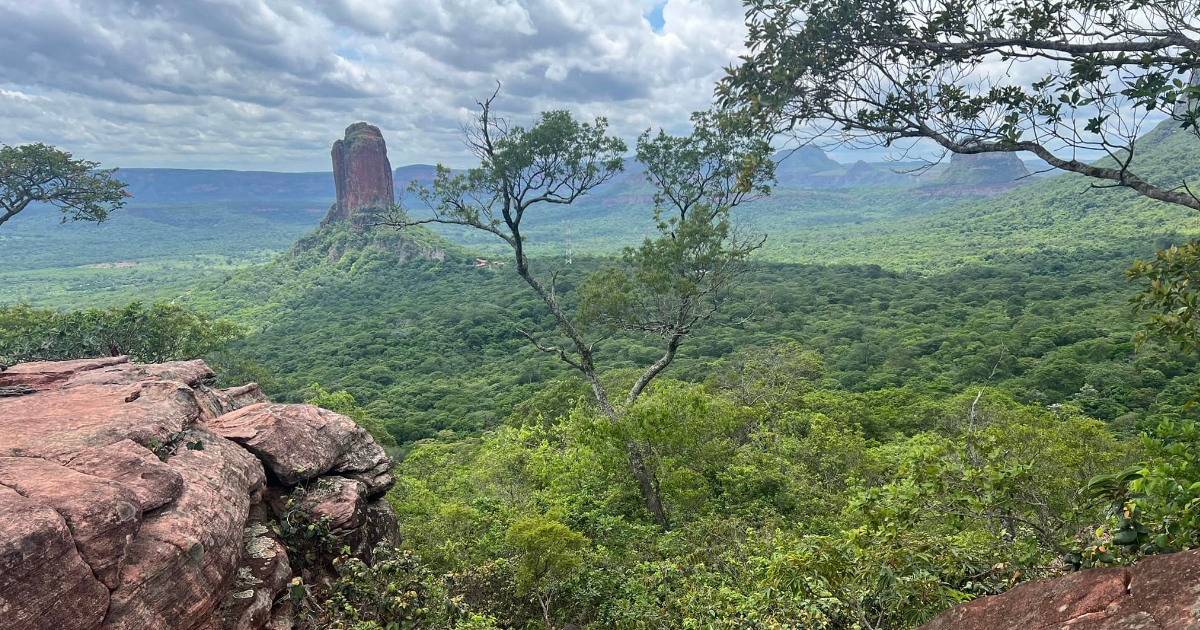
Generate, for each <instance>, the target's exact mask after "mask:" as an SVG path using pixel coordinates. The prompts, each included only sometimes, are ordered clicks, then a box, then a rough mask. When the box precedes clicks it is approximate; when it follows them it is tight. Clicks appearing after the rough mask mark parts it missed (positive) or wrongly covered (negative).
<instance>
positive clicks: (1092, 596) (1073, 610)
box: [920, 549, 1200, 630]
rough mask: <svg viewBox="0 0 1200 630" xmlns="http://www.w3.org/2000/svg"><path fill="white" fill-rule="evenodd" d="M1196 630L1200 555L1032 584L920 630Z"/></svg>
mask: <svg viewBox="0 0 1200 630" xmlns="http://www.w3.org/2000/svg"><path fill="white" fill-rule="evenodd" d="M1018 628H1019V629H1021V630H1196V629H1198V628H1200V549H1196V550H1192V551H1184V552H1181V553H1174V554H1169V555H1162V556H1152V557H1150V558H1146V559H1145V560H1142V561H1141V562H1139V563H1138V564H1137V565H1135V566H1132V567H1112V568H1104V569H1089V570H1087V571H1081V572H1079V573H1072V574H1070V575H1067V576H1064V577H1060V578H1053V579H1045V580H1037V581H1034V582H1026V583H1025V584H1022V585H1020V586H1017V587H1016V588H1014V589H1012V590H1010V591H1007V592H1005V593H1002V594H1000V595H995V596H992V597H984V598H981V599H977V600H975V601H973V602H969V603H966V604H962V605H960V606H956V607H954V608H951V609H950V610H948V611H946V612H944V613H942V614H941V615H939V616H938V617H936V618H935V619H934V620H933V621H930V622H929V623H927V624H925V625H924V626H921V629H920V630H1014V629H1018Z"/></svg>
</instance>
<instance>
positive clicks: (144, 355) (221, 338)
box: [0, 302, 243, 365]
mask: <svg viewBox="0 0 1200 630" xmlns="http://www.w3.org/2000/svg"><path fill="white" fill-rule="evenodd" d="M242 336H243V333H242V331H241V329H239V328H238V327H237V326H236V325H234V324H233V323H232V322H230V321H228V320H224V319H215V318H212V317H209V316H208V315H205V314H202V313H194V312H192V311H190V310H188V309H186V308H184V307H182V306H178V305H176V304H173V303H169V302H159V303H156V304H152V305H149V306H146V305H144V304H142V303H141V302H132V303H130V304H128V305H126V306H123V307H115V308H109V309H97V308H91V309H87V310H82V311H69V312H59V311H55V310H53V309H39V308H33V307H30V306H28V305H18V306H8V307H0V365H5V364H7V365H12V364H15V363H23V362H28V361H57V360H63V359H80V358H91V357H108V356H119V355H129V357H130V358H131V359H132V360H134V361H137V362H140V363H161V362H163V361H172V360H180V359H195V358H198V357H200V356H202V355H205V354H208V353H211V352H215V351H218V350H221V349H223V348H224V347H225V346H226V344H228V343H229V342H230V341H233V340H235V339H239V338H241V337H242Z"/></svg>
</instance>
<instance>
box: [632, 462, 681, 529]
mask: <svg viewBox="0 0 1200 630" xmlns="http://www.w3.org/2000/svg"><path fill="white" fill-rule="evenodd" d="M625 453H626V454H627V455H628V456H629V469H630V471H631V472H633V478H634V479H636V480H637V482H638V487H639V488H640V489H641V491H642V498H643V499H645V501H646V511H648V512H650V516H652V517H654V522H655V523H657V524H658V526H659V527H661V528H662V529H663V531H666V530H667V529H669V527H670V525H669V523H668V522H667V513H666V511H665V510H663V505H662V500H661V499H660V498H659V496H658V487H657V486H655V485H654V480H653V479H651V478H650V471H649V470H647V469H646V460H645V459H644V458H643V457H642V450H641V449H640V448H639V447H638V445H637V442H634V441H632V440H630V441H629V442H626V443H625Z"/></svg>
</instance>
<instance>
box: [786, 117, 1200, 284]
mask: <svg viewBox="0 0 1200 630" xmlns="http://www.w3.org/2000/svg"><path fill="white" fill-rule="evenodd" d="M1016 166H1017V165H1016V164H1013V165H1012V166H1011V167H1006V168H1011V170H1008V171H1005V170H1004V169H995V170H994V171H991V172H989V171H988V170H986V169H976V170H971V169H963V170H960V171H959V175H958V176H953V177H948V178H947V180H950V181H962V180H959V179H958V177H959V176H962V177H963V178H964V179H966V180H967V181H995V180H996V179H998V178H1000V176H999V175H997V174H996V173H997V172H1000V173H1007V174H1006V175H1004V176H1005V177H1007V176H1011V175H1013V174H1015V173H1017V172H1019V170H1018V169H1017V168H1016ZM1021 168H1024V167H1023V166H1022V167H1021ZM1133 170H1134V171H1135V172H1138V173H1139V174H1141V175H1142V176H1143V177H1146V178H1147V179H1149V180H1151V181H1154V182H1157V183H1159V184H1162V185H1167V186H1173V185H1178V184H1179V182H1181V181H1196V180H1197V179H1198V178H1200V140H1198V139H1197V138H1196V136H1195V135H1193V134H1191V133H1190V132H1187V131H1182V130H1179V129H1178V128H1177V126H1174V125H1172V124H1170V121H1168V122H1167V123H1164V124H1163V125H1160V126H1159V127H1158V128H1156V129H1155V130H1153V131H1152V132H1150V133H1149V134H1147V135H1146V136H1144V137H1143V138H1142V139H1141V140H1140V141H1139V143H1138V154H1137V156H1136V158H1135V159H1134V162H1133ZM976 176H979V177H978V179H971V178H974V177H976ZM1026 181H1029V183H1028V184H1026V185H1022V186H1019V187H1016V188H1012V189H1011V190H1008V191H1006V192H1002V193H1000V194H996V195H994V196H990V197H987V198H986V199H979V198H975V199H971V198H959V200H958V202H956V203H950V204H944V205H943V206H941V207H939V208H933V209H931V210H929V211H928V212H923V213H920V214H910V215H904V214H900V213H895V214H890V215H886V216H882V215H881V216H879V217H878V218H877V219H876V220H874V221H871V222H869V223H860V224H844V223H843V224H838V225H831V226H822V227H819V228H811V229H810V228H802V229H799V230H796V231H793V232H791V233H789V234H788V235H787V236H786V237H784V238H783V239H775V240H774V242H770V241H769V242H768V245H767V247H768V250H769V251H768V253H767V254H768V256H770V257H771V258H773V259H776V260H792V261H803V262H813V263H821V264H831V263H856V264H863V263H873V264H879V265H883V266H885V267H889V268H892V269H899V270H915V271H924V272H927V271H931V270H939V269H946V268H950V267H956V266H960V265H964V264H971V263H976V262H986V261H989V260H993V259H995V258H997V257H1006V256H1008V257H1011V256H1022V255H1025V254H1029V253H1045V252H1050V251H1053V252H1060V253H1061V252H1072V251H1083V250H1114V251H1115V250H1121V251H1123V252H1126V253H1124V254H1122V255H1124V256H1127V257H1129V258H1132V257H1133V256H1135V255H1139V256H1146V255H1150V254H1152V253H1153V248H1154V247H1155V246H1163V245H1167V244H1170V243H1173V242H1180V241H1182V240H1185V239H1186V238H1189V237H1192V236H1197V235H1200V223H1198V222H1197V221H1196V216H1195V213H1194V212H1192V211H1191V210H1188V209H1186V208H1183V207H1180V206H1176V205H1172V204H1166V203H1161V202H1157V201H1153V200H1151V199H1148V198H1146V197H1143V196H1141V195H1138V194H1136V193H1134V192H1132V191H1129V190H1121V189H1111V188H1105V189H1096V188H1095V184H1097V181H1096V180H1094V179H1089V178H1086V177H1083V176H1082V175H1076V174H1073V173H1060V174H1058V175H1056V176H1054V177H1046V178H1036V179H1035V178H1030V179H1029V180H1026ZM978 188H985V189H986V188H989V187H987V186H983V187H980V186H972V185H963V186H928V187H922V188H919V189H917V190H916V191H915V193H914V194H923V195H925V196H927V197H928V198H929V199H930V202H931V203H932V201H933V199H935V198H937V196H938V195H936V194H929V193H930V192H938V193H941V192H946V191H949V193H950V194H953V191H955V190H956V189H978Z"/></svg>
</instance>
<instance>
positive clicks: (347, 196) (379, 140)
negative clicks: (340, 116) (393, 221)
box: [325, 122, 396, 223]
mask: <svg viewBox="0 0 1200 630" xmlns="http://www.w3.org/2000/svg"><path fill="white" fill-rule="evenodd" d="M333 181H334V184H335V185H336V187H337V201H336V202H335V203H334V204H333V207H332V208H330V209H329V214H328V215H327V216H326V217H325V221H326V222H327V223H328V222H331V221H340V220H343V219H349V218H351V217H353V216H354V215H355V214H356V213H359V212H361V211H362V210H365V209H368V208H384V207H387V206H390V205H392V204H393V203H395V201H396V194H395V190H394V189H393V186H392V165H391V163H389V162H388V157H387V145H386V144H385V143H384V141H383V133H381V132H380V131H379V127H376V126H374V125H369V124H367V123H365V122H357V123H354V124H353V125H350V126H349V127H346V137H345V138H343V139H341V140H338V141H336V142H334V143H333Z"/></svg>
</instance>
